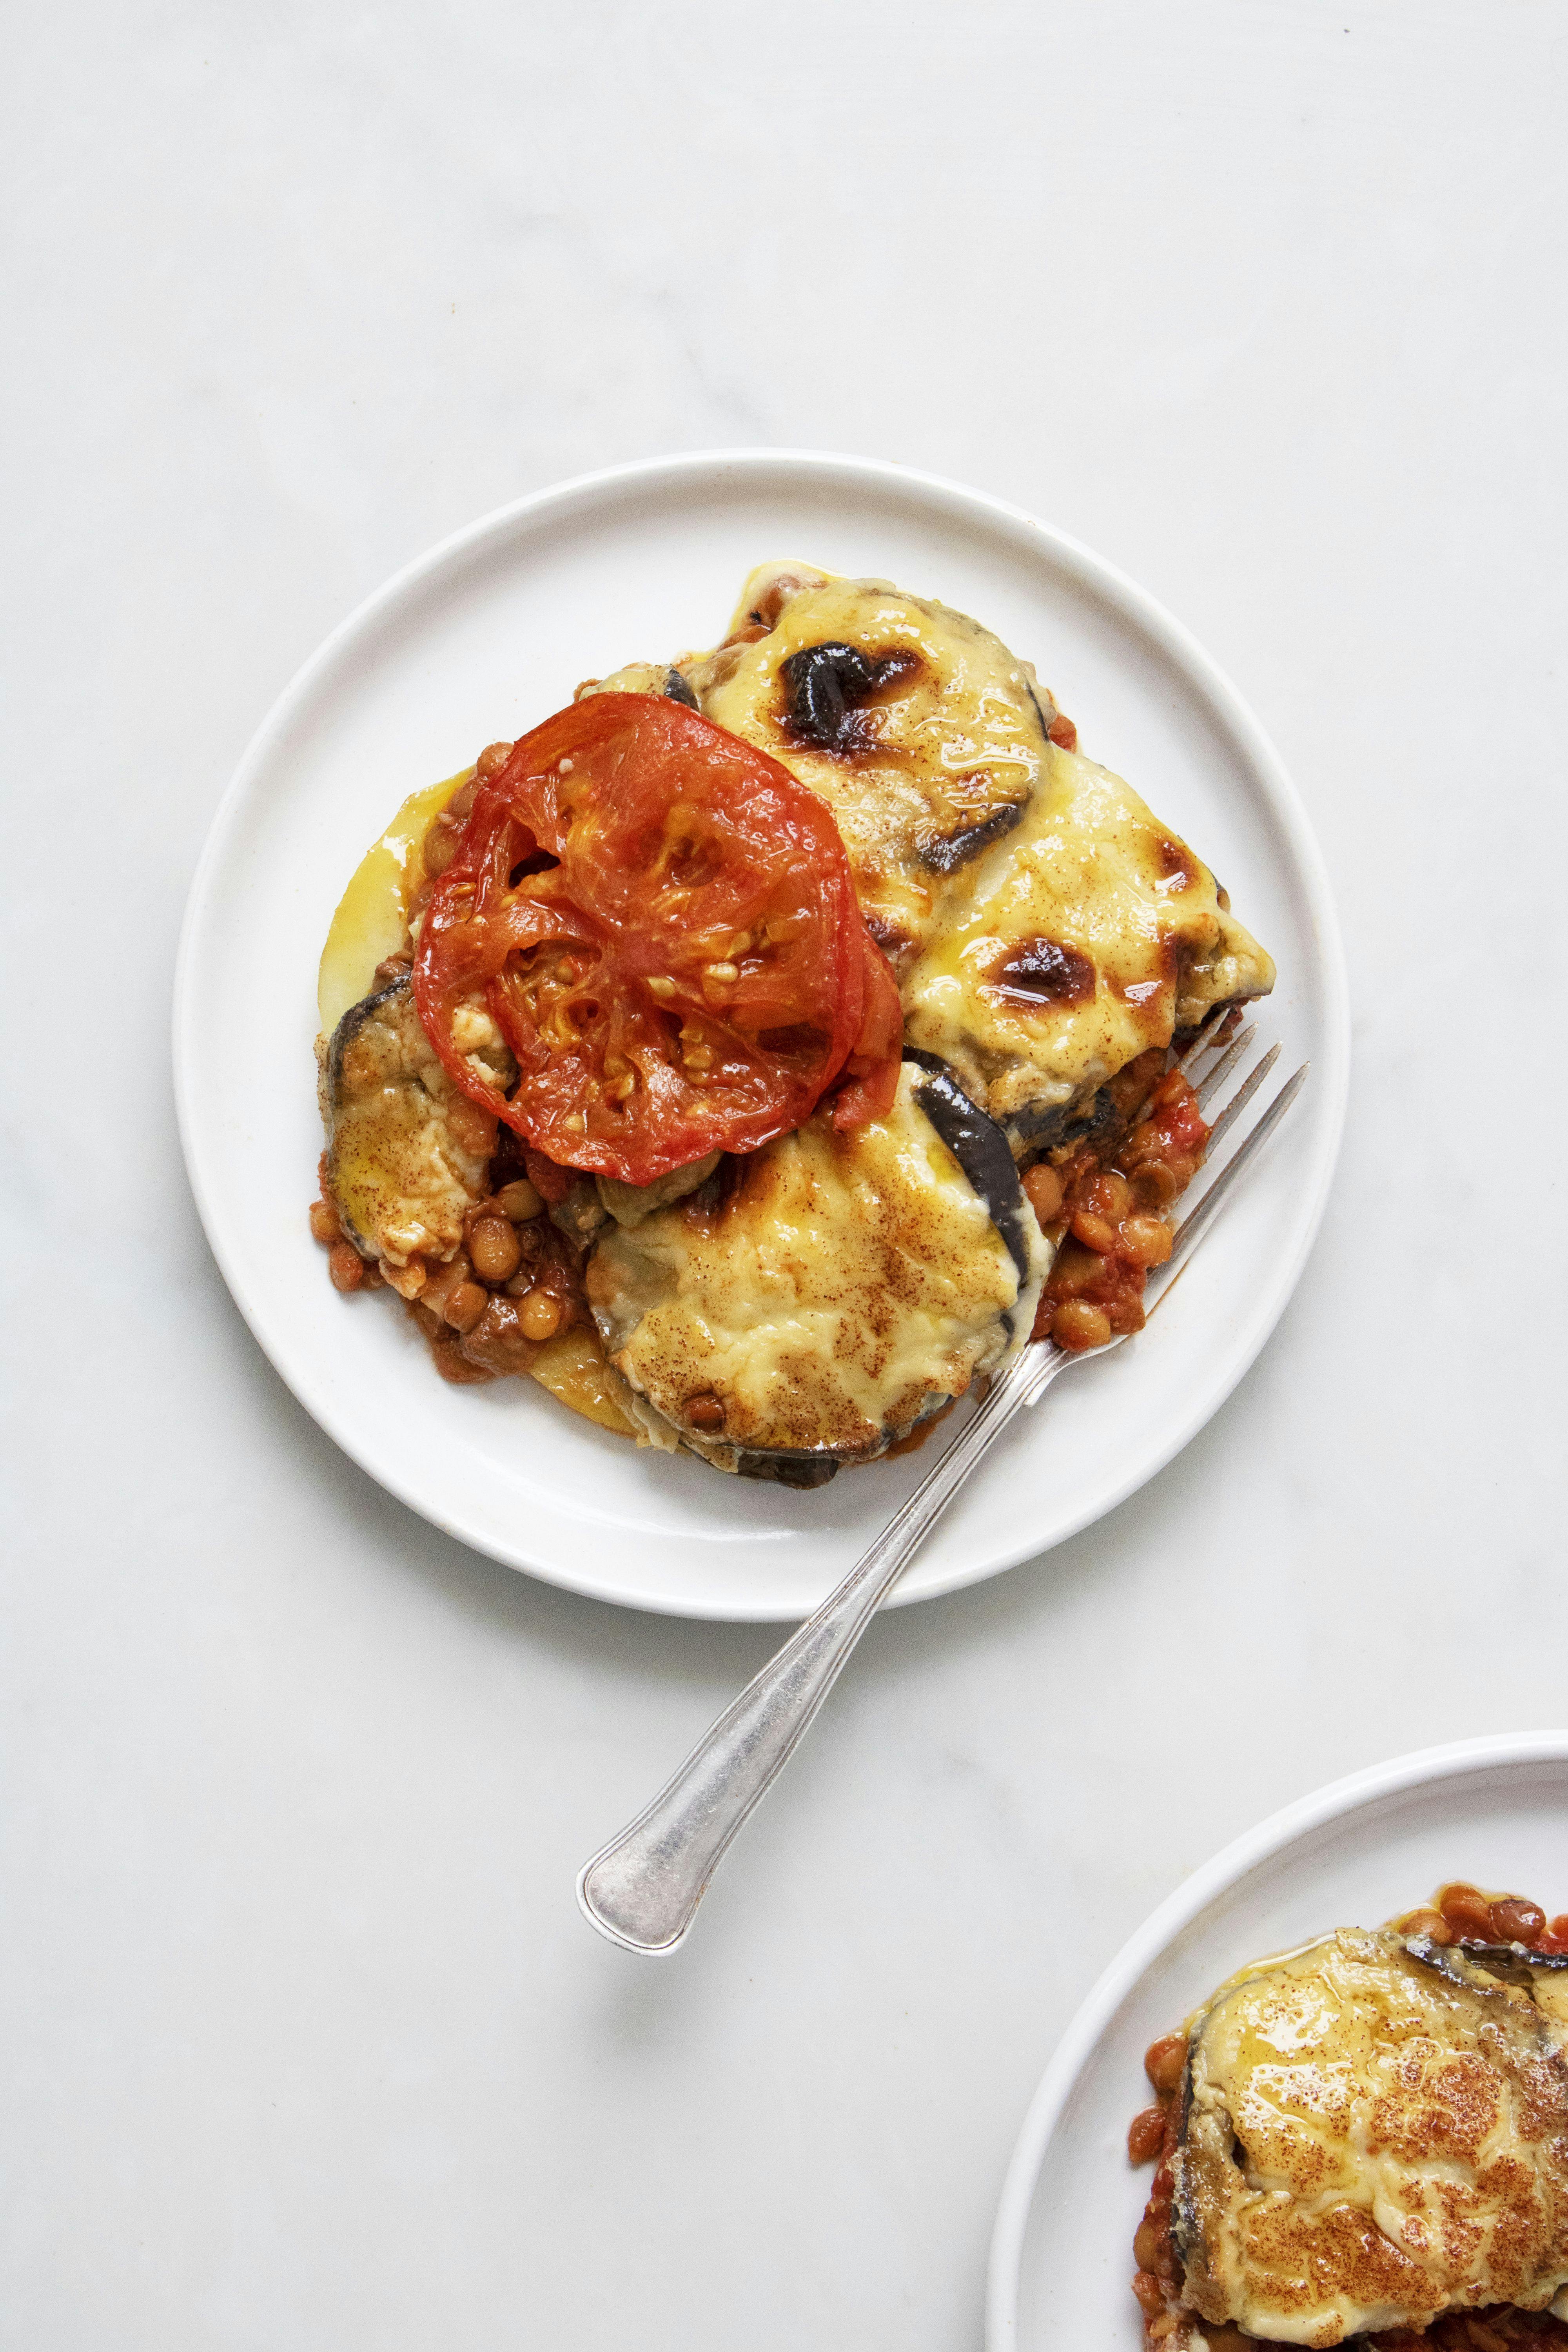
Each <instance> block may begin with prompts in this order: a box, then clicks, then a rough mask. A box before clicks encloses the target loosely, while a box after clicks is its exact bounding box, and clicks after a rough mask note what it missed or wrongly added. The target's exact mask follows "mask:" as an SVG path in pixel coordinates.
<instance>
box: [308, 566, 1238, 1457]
mask: <svg viewBox="0 0 1568 2352" xmlns="http://www.w3.org/2000/svg"><path fill="white" fill-rule="evenodd" d="M1272 983H1273V967H1272V965H1271V964H1270V962H1269V960H1268V956H1267V955H1266V954H1265V953H1264V952H1263V950H1261V949H1260V948H1259V947H1258V945H1257V943H1256V941H1254V940H1252V939H1251V938H1250V937H1249V935H1248V934H1247V932H1246V931H1245V930H1243V929H1242V928H1241V926H1240V925H1239V924H1238V923H1237V921H1236V919H1235V918H1234V917H1233V916H1232V914H1231V912H1230V909H1229V902H1228V900H1227V899H1226V895H1225V893H1224V891H1223V890H1221V889H1220V888H1219V887H1218V886H1217V884H1216V883H1215V879H1214V877H1213V876H1212V874H1211V873H1210V872H1209V871H1208V869H1207V867H1206V866H1204V865H1203V864H1202V863H1201V862H1200V861H1199V859H1198V858H1197V857H1196V856H1194V853H1193V851H1192V850H1190V849H1189V848H1188V847H1187V846H1186V845H1185V844H1184V842H1183V841H1182V840H1181V839H1180V838H1179V837H1178V836H1177V835H1175V834H1174V833H1173V832H1171V831H1170V830H1169V829H1168V828H1167V827H1166V826H1164V825H1163V824H1161V823H1160V822H1159V821H1158V820H1157V819H1156V818H1155V817H1154V816H1153V815H1152V813H1151V811H1150V810H1149V809H1148V808H1147V807H1146V806H1145V805H1144V803H1142V801H1141V800H1140V799H1139V798H1138V796H1137V794H1136V793H1133V792H1132V791H1131V788H1130V787H1129V786H1128V785H1127V784H1125V783H1123V782H1121V779H1120V778H1119V777H1117V776H1115V775H1112V774H1111V773H1110V772H1109V771H1108V770H1106V769H1103V768H1100V767H1097V766H1096V765H1095V764H1094V763H1093V762H1092V761H1089V760H1088V759H1086V758H1084V757H1083V756H1082V755H1081V753H1080V752H1079V749H1078V740H1077V731H1076V730H1075V728H1074V726H1073V724H1072V722H1071V721H1070V720H1069V719H1067V718H1066V717H1065V716H1064V715H1063V714H1062V713H1061V712H1060V711H1059V710H1058V708H1057V705H1056V703H1055V701H1054V699H1053V698H1052V697H1051V696H1050V694H1048V693H1047V691H1046V689H1045V688H1043V687H1042V686H1041V685H1040V683H1039V681H1038V679H1037V677H1036V676H1035V673H1034V671H1033V669H1032V667H1030V666H1029V665H1028V664H1027V663H1026V662H1023V661H1020V660H1018V659H1017V658H1016V656H1014V655H1013V654H1011V653H1009V652H1008V650H1007V648H1006V647H1005V646H1004V645H1002V644H1001V643H1000V641H999V640H998V639H997V638H996V637H994V636H993V635H991V633H990V632H989V631H988V630H986V629H984V628H983V627H981V626H980V625H978V624H977V623H975V622H973V621H971V620H969V619H967V618H966V617H965V616H964V615H963V614H960V613H955V612H952V611H950V610H949V609H948V608H947V607H946V606H944V605H942V604H935V603H933V602H931V601H930V600H928V599H926V598H923V597H917V596H911V595H907V594H905V593H902V592H900V590H898V589H895V588H893V587H892V586H890V585H889V583H886V582H883V581H875V580H842V579H836V578H833V577H830V576H829V575H827V574H826V573H823V572H816V571H813V570H811V569H810V568H808V567H806V566H804V565H799V564H794V565H781V564H774V565H769V566H766V567H764V568H763V570H762V571H760V572H754V573H753V574H752V578H751V580H750V581H748V583H746V588H745V592H744V593H743V595H742V602H741V605H740V608H739V610H738V612H737V614H736V616H735V621H734V625H732V627H731V633H730V635H729V636H728V637H727V638H726V639H725V641H724V643H723V644H722V645H721V646H719V647H718V648H717V649H716V650H714V651H712V652H707V653H700V654H686V655H681V656H678V657H676V658H675V659H674V660H670V661H662V662H659V661H655V662H634V663H631V664H629V665H628V666H627V667H625V668H623V669H620V670H618V671H616V672H615V673H614V674H613V675H611V676H609V677H604V678H594V679H589V680H587V681H585V682H584V684H583V685H581V686H580V687H579V688H577V690H576V694H575V696H574V699H573V701H572V702H571V703H570V704H568V705H567V706H566V708H565V709H562V710H559V711H557V712H555V713H554V714H553V715H552V717H550V718H547V719H544V720H543V721H542V724H541V725H539V726H538V727H536V728H534V729H533V730H532V731H531V733H529V734H527V735H525V736H523V737H522V738H521V739H520V740H518V741H516V742H515V743H505V742H502V743H492V744H491V745H489V748H488V749H487V750H486V751H483V752H482V753H481V754H480V756H479V760H478V761H477V762H476V764H475V766H474V767H473V768H472V769H471V770H467V771H464V772H462V773H461V774H459V775H458V776H455V777H453V778H452V779H450V781H449V782H447V783H446V784H444V785H440V786H433V787H428V788H426V789H425V790H424V791H422V792H417V793H415V794H414V795H413V796H412V797H411V798H410V799H409V800H407V801H406V802H405V803H404V806H403V808H402V809H401V810H400V811H399V813H398V815H397V817H396V818H395V821H394V823H393V825H392V827H391V828H390V829H389V831H388V833H387V835H385V836H384V839H383V840H382V841H381V842H380V843H378V844H377V845H376V846H375V847H374V849H373V850H372V851H371V853H370V854H369V856H367V858H366V859H365V861H364V862H363V865H362V866H361V868H360V870H359V872H358V873H357V874H356V875H355V876H354V877H353V881H352V882H351V885H350V887H349V890H348V892H347V894H346V895H345V898H344V899H343V902H342V906H341V907H340V908H339V911H338V915H337V917H336V919H334V922H333V925H332V929H331V935H330V937H329V940H328V943H327V949H326V952H325V954H324V956H323V959H322V971H321V1024H322V1034H321V1038H320V1039H319V1040H318V1062H319V1066H320V1096H321V1111H322V1118H323V1122H324V1125H325V1128H326V1136H327V1148H326V1150H325V1151H324V1153H323V1155H322V1159H321V1171H320V1173H321V1199H320V1200H319V1201H318V1202H316V1204H315V1206H314V1207H313V1209H312V1211H311V1229H312V1231H313V1232H314V1234H316V1236H317V1238H318V1239H319V1240H320V1241H321V1242H323V1243H324V1244H327V1246H328V1248H329V1251H330V1256H329V1265H330V1269H331V1276H332V1279H333V1282H334V1283H335V1284H336V1286H337V1287H338V1288H339V1289H340V1290H344V1291H350V1290H359V1289H379V1288H384V1287H386V1288H391V1289H392V1290H394V1291H395V1292H396V1293H398V1294H399V1295H400V1297H402V1299H403V1300H404V1301H405V1303H406V1305H407V1307H409V1309H410V1310H411V1312H412V1313H413V1315H414V1316H415V1317H416V1319H417V1321H418V1322H419V1324H420V1325H421V1327H422V1328H423V1329H424V1332H425V1334H426V1338H427V1339H428V1340H429V1342H430V1345H431V1348H432V1350H433V1353H434V1357H435V1361H436V1364H437V1368H438V1369H439V1370H440V1371H441V1372H442V1373H443V1374H444V1375H445V1376H446V1377H447V1378H448V1379H449V1380H453V1381H458V1382H464V1381H476V1382H477V1381H489V1380H494V1379H496V1378H498V1377H501V1376H504V1375H507V1374H514V1373H526V1374H530V1375H531V1376H532V1377H533V1378H534V1379H536V1380H538V1381H542V1383H543V1384H544V1385H545V1386H546V1387H549V1388H551V1389H552V1390H553V1391H554V1392H555V1393H556V1395H557V1396H558V1397H560V1398H561V1399H562V1401H563V1402H565V1403H567V1404H569V1405H571V1406H573V1407H574V1409H576V1410H577V1411H579V1412H584V1413H585V1414H586V1415H587V1416H588V1417H589V1418H591V1419H593V1420H595V1421H596V1422H598V1423H600V1424H601V1425H603V1426H605V1427H606V1428H610V1429H616V1430H619V1431H621V1432H623V1433H626V1434H629V1435H633V1436H635V1437H637V1440H638V1441H639V1443H643V1444H653V1445H657V1446H660V1447H663V1448H665V1449H666V1450H671V1449H674V1448H676V1447H679V1446H684V1447H685V1448H686V1450H687V1451H689V1452H690V1453H692V1454H698V1455H700V1456H701V1458H703V1459H704V1460H706V1461H708V1462H710V1463H711V1464H713V1465H715V1466H717V1467H719V1468H721V1469H726V1470H731V1471H739V1472H741V1473H742V1474H743V1475H751V1476H761V1477H773V1478H776V1479H779V1480H782V1481H783V1482H784V1483H785V1484H789V1485H794V1486H817V1485H820V1484H821V1483H822V1482H823V1480H824V1479H825V1478H827V1477H830V1476H831V1475H833V1473H834V1471H835V1470H836V1469H837V1467H839V1466H840V1465H844V1464H848V1463H858V1462H866V1461H869V1460H872V1459H875V1458H876V1457H878V1456H879V1455H881V1454H886V1453H888V1452H889V1450H890V1449H893V1448H896V1447H900V1446H902V1445H906V1444H913V1443H917V1442H918V1441H919V1439H920V1437H921V1435H923V1433H925V1431H926V1430H928V1429H929V1428H930V1426H931V1423H933V1421H934V1420H935V1419H936V1418H937V1417H938V1416H939V1415H940V1414H941V1413H942V1412H943V1411H944V1410H945V1409H946V1408H947V1407H948V1405H950V1404H951V1403H952V1402H953V1400H954V1399H955V1398H957V1397H960V1396H962V1395H963V1394H965V1393H966V1392H967V1391H970V1390H972V1389H973V1387H974V1386H975V1384H976V1383H977V1382H979V1381H984V1379H986V1378H987V1377H989V1376H990V1375H991V1374H993V1373H994V1372H995V1371H996V1370H998V1368H999V1367H1000V1366H1001V1365H1002V1364H1004V1363H1005V1361H1006V1360H1008V1358H1009V1357H1010V1356H1011V1355H1012V1354H1013V1353H1015V1352H1016V1350H1017V1349H1019V1348H1021V1347H1022V1346H1023V1345H1024V1344H1025V1342H1026V1340H1027V1339H1029V1338H1030V1337H1031V1335H1033V1336H1036V1337H1043V1336H1045V1335H1046V1334H1047V1333H1048V1334H1050V1336H1052V1337H1053V1338H1055V1339H1057V1340H1058V1343H1059V1344H1060V1345H1061V1346H1063V1347H1067V1348H1086V1347H1093V1346H1096V1345H1100V1344H1103V1342H1104V1341H1105V1340H1106V1339H1110V1337H1111V1336H1112V1334H1113V1333H1119V1332H1123V1331H1128V1330H1132V1329H1136V1328H1138V1327H1139V1325H1140V1323H1141V1322H1142V1306H1141V1303H1140V1302H1141V1297H1142V1286H1143V1280H1144V1276H1145V1273H1146V1271H1147V1269H1148V1268H1149V1267H1150V1266H1152V1265H1158V1264H1160V1263H1162V1262H1163V1257H1164V1256H1165V1255H1167V1254H1168V1253H1169V1249H1170V1246H1171V1229H1170V1225H1169V1223H1168V1218H1167V1213H1168V1212H1169V1210H1170V1207H1171V1204H1172V1202H1173V1201H1174V1200H1175V1199H1176V1197H1177V1196H1178V1194H1179V1193H1180V1192H1181V1191H1182V1189H1183V1187H1184V1185H1185V1183H1186V1182H1187V1181H1189V1180H1190V1178H1191V1177H1192V1175H1193V1174H1194V1171H1195V1170H1196V1169H1197V1167H1198V1166H1199V1165H1200V1164H1201V1161H1202V1158H1203V1152H1204V1147H1205V1141H1206V1133H1207V1131H1206V1129H1205V1126H1204V1123H1203V1120H1202V1118H1201V1116H1200V1115H1199V1111H1198V1108H1197V1105H1196V1101H1195V1099H1194V1096H1193V1092H1192V1089H1191V1087H1189V1086H1188V1085H1187V1083H1186V1080H1185V1079H1184V1076H1183V1075H1182V1074H1181V1072H1180V1070H1179V1069H1178V1068H1176V1067H1175V1066H1174V1062H1175V1055H1176V1050H1177V1049H1179V1048H1180V1046H1181V1045H1183V1044H1184V1041H1185V1040H1186V1039H1187V1038H1189V1037H1190V1036H1191V1035H1193V1034H1194V1033H1195V1032H1196V1031H1197V1029H1198V1028H1199V1027H1200V1025H1201V1024H1204V1023H1205V1022H1207V1021H1210V1020H1211V1018H1212V1017H1214V1016H1216V1015H1220V1016H1221V1017H1223V1015H1222V1008H1226V1007H1232V1006H1239V1005H1240V1004H1241V1003H1243V1002H1245V1001H1246V1000H1247V999H1248V998H1250V997H1254V996H1257V995H1260V994H1262V993H1264V992H1267V991H1268V988H1269V987H1271V985H1272Z"/></svg>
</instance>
